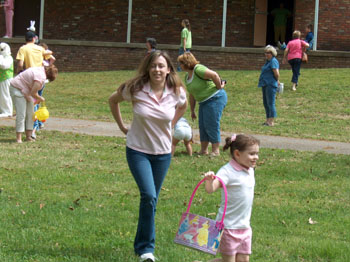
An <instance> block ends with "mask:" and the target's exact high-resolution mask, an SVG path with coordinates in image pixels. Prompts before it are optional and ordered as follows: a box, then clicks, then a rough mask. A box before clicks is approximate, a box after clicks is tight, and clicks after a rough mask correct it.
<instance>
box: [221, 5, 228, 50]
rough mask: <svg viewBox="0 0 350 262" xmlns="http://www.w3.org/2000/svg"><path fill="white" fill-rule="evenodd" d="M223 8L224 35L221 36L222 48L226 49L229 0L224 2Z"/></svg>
mask: <svg viewBox="0 0 350 262" xmlns="http://www.w3.org/2000/svg"><path fill="white" fill-rule="evenodd" d="M223 5H224V6H223V8H222V32H221V33H222V35H221V47H225V42H226V14H227V0H224V4H223Z"/></svg>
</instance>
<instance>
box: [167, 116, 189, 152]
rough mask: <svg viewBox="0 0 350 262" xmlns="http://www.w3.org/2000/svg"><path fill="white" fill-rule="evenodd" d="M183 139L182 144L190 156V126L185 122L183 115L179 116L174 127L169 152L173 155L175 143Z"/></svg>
mask: <svg viewBox="0 0 350 262" xmlns="http://www.w3.org/2000/svg"><path fill="white" fill-rule="evenodd" d="M181 140H183V141H184V144H185V146H186V151H187V153H188V154H189V155H190V156H192V145H191V143H192V128H191V126H190V125H189V123H188V122H187V120H186V119H185V118H183V117H181V118H180V119H179V120H178V121H177V123H176V125H175V127H174V135H173V140H172V145H171V154H172V155H174V153H175V149H176V145H177V144H178V143H179V142H180V141H181Z"/></svg>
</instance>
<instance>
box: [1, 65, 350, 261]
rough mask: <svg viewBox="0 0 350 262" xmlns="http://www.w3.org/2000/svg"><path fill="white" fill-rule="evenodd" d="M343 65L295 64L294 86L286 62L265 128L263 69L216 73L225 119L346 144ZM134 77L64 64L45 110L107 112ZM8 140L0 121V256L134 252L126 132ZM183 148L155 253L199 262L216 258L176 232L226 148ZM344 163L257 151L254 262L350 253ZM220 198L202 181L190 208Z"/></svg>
mask: <svg viewBox="0 0 350 262" xmlns="http://www.w3.org/2000/svg"><path fill="white" fill-rule="evenodd" d="M349 73H350V69H329V70H306V69H302V75H301V77H300V85H299V88H298V90H297V91H296V92H292V91H291V90H290V89H289V88H288V87H289V81H290V78H291V72H290V71H289V70H282V71H281V81H282V82H284V83H285V92H284V93H283V94H282V95H279V96H278V97H277V111H278V115H279V117H278V119H277V125H276V126H275V127H273V128H268V127H263V126H261V123H262V122H263V121H264V109H263V105H262V96H261V90H260V89H258V88H257V87H256V85H257V80H258V77H259V72H258V71H221V72H220V75H221V76H222V78H224V79H226V80H227V81H228V85H227V88H226V90H227V92H228V97H229V102H228V105H227V107H226V109H225V111H224V115H223V118H222V129H223V130H225V131H231V132H245V133H253V134H254V133H256V134H266V135H269V134H270V135H280V136H289V137H300V138H313V139H323V140H334V141H344V142H350V132H349V131H350V130H349V129H350V124H349V121H350V107H349V101H348V100H349V97H350V86H349V85H350V84H349V81H348V79H349V77H348V75H349ZM133 75H134V72H132V71H118V72H96V73H61V74H60V75H59V77H58V79H57V80H56V81H55V82H53V83H51V84H48V85H47V87H46V89H45V91H44V96H45V98H46V100H47V103H46V104H47V106H48V109H49V111H50V116H51V117H65V118H73V119H91V120H101V121H113V120H112V116H111V114H110V111H109V107H108V103H107V100H108V97H109V95H110V94H111V93H112V92H113V91H114V90H115V89H116V88H117V87H118V85H119V84H120V83H122V82H123V81H125V80H127V79H129V78H130V77H132V76H133ZM181 76H182V77H183V76H184V75H183V73H182V74H181ZM122 113H123V117H124V118H125V119H126V120H127V121H131V117H132V116H131V106H130V104H128V103H123V104H122ZM186 115H187V117H188V116H189V113H188V112H187V113H186ZM193 126H194V127H195V128H196V127H197V123H196V122H195V123H193ZM14 141H15V131H14V128H8V127H0V149H1V150H0V159H1V161H0V189H1V190H0V203H1V210H0V212H1V220H0V236H1V237H0V261H1V262H22V261H23V262H24V261H26V262H27V261H30V262H48V261H55V262H56V261H72V262H85V261H97V262H100V261H123V262H128V261H137V258H136V257H135V256H134V254H133V239H134V235H135V231H136V224H137V216H138V205H139V192H138V189H137V187H136V184H135V182H134V180H133V178H132V176H131V174H130V171H129V169H128V166H127V163H126V160H125V139H124V138H111V137H93V136H87V135H79V134H71V133H59V132H49V131H45V130H43V131H41V132H40V133H39V135H38V140H37V142H35V143H23V144H17V143H14ZM194 149H195V151H196V150H198V145H194ZM184 151H185V149H184V147H183V145H180V146H178V148H177V153H176V155H175V157H174V159H173V161H172V164H171V167H170V170H169V173H168V175H167V178H166V180H165V183H164V186H163V190H162V192H161V195H160V200H159V205H158V209H157V217H156V226H157V228H156V230H157V240H156V253H155V255H156V256H157V257H158V258H159V259H160V261H167V262H187V261H188V262H192V261H196V260H197V261H203V262H204V261H207V260H208V259H210V258H212V256H210V255H206V254H203V253H201V252H198V251H194V250H191V249H187V248H184V247H182V246H179V245H176V244H174V243H173V239H174V236H175V233H176V230H177V226H178V222H179V219H180V216H181V213H182V212H184V211H185V210H186V204H187V203H188V200H189V197H190V195H191V193H192V190H193V189H194V187H195V185H196V184H197V183H198V182H199V181H200V179H201V175H202V174H203V172H206V171H208V170H213V171H217V170H218V169H219V168H220V167H221V166H222V165H224V164H225V163H226V162H227V161H228V160H229V156H228V155H227V154H225V153H224V154H222V155H221V156H220V157H217V158H209V157H188V156H187V155H186V154H184V153H183V152H184ZM349 170H350V158H349V156H345V155H332V154H326V153H322V152H298V151H291V150H272V149H261V152H260V160H259V163H258V166H257V169H256V189H255V199H254V207H253V214H252V227H253V254H252V256H251V261H261V262H276V261H277V262H278V261H280V262H314V261H315V262H330V261H331V262H344V261H350V236H349V228H350V215H349V212H348V210H349V208H350V204H349V203H350V195H349V189H350V175H349V173H350V172H349ZM219 202H220V193H218V192H217V193H215V194H213V195H208V194H206V193H205V192H204V190H203V188H202V189H201V190H199V192H198V194H197V195H196V197H195V200H194V203H193V206H192V209H191V212H193V213H198V214H200V215H203V216H211V217H213V218H214V217H215V215H212V214H211V213H216V212H217V209H218V204H219ZM210 214H211V215H210ZM309 218H311V219H312V221H315V222H316V223H315V224H310V223H309Z"/></svg>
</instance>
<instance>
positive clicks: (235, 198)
mask: <svg viewBox="0 0 350 262" xmlns="http://www.w3.org/2000/svg"><path fill="white" fill-rule="evenodd" d="M259 144H260V142H259V140H257V139H256V138H254V137H252V136H248V135H243V134H239V135H237V136H236V135H233V136H232V137H228V138H226V144H225V146H224V151H225V150H226V149H230V153H231V156H232V159H231V160H230V162H229V163H227V164H226V165H224V166H223V167H221V168H220V170H219V171H218V172H217V174H216V176H218V177H219V178H221V179H222V180H223V182H224V183H225V185H226V188H227V210H226V216H225V220H224V225H225V228H224V232H223V235H222V238H221V242H220V253H221V255H222V259H215V260H212V261H223V262H232V261H244V262H248V261H249V255H250V254H251V241H252V229H251V227H250V216H251V212H252V205H253V198H254V186H255V178H254V167H255V166H256V162H257V160H258V158H259V157H258V153H259ZM214 176H215V174H214V172H212V171H209V172H207V173H206V174H205V178H206V181H205V189H206V191H207V192H208V193H212V192H215V191H216V190H217V189H219V188H220V187H221V184H220V181H219V180H218V179H217V178H215V177H214ZM222 191H223V190H222ZM221 198H222V199H221V205H220V208H219V212H218V215H217V218H216V219H217V220H221V218H222V214H223V210H224V203H225V195H224V193H223V192H222V194H221Z"/></svg>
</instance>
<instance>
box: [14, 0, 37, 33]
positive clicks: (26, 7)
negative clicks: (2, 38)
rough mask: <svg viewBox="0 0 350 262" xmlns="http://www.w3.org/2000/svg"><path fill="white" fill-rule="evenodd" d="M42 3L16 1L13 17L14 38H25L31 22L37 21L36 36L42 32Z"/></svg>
mask: <svg viewBox="0 0 350 262" xmlns="http://www.w3.org/2000/svg"><path fill="white" fill-rule="evenodd" d="M40 3H41V0H30V1H28V0H16V1H15V6H14V17H13V36H14V37H16V36H19V37H20V36H24V35H25V33H26V32H27V28H28V27H29V26H30V21H31V20H33V21H35V29H36V34H37V35H39V33H40V32H39V30H40Z"/></svg>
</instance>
